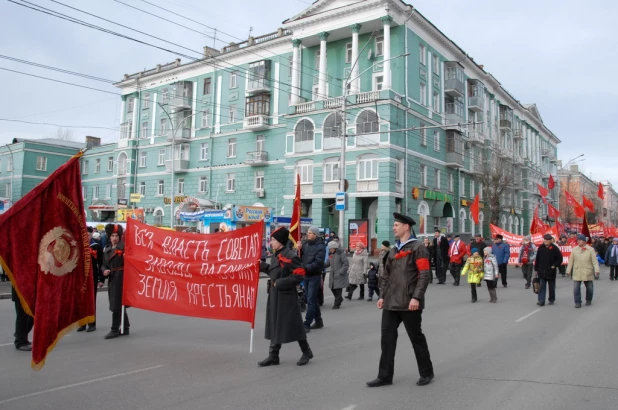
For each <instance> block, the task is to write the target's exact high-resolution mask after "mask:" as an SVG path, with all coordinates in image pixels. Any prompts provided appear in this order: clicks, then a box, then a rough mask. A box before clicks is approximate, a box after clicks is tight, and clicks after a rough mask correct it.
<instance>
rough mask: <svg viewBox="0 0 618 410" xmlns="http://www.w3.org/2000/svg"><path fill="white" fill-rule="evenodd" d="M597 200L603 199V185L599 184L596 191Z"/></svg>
mask: <svg viewBox="0 0 618 410" xmlns="http://www.w3.org/2000/svg"><path fill="white" fill-rule="evenodd" d="M597 196H598V197H599V199H605V193H604V192H603V184H602V183H600V182H599V189H598V191H597Z"/></svg>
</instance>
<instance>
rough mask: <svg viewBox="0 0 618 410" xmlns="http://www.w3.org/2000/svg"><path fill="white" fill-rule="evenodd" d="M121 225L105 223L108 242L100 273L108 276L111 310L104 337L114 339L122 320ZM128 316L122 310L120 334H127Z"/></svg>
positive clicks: (122, 270) (122, 255)
mask: <svg viewBox="0 0 618 410" xmlns="http://www.w3.org/2000/svg"><path fill="white" fill-rule="evenodd" d="M122 231H123V229H122V226H120V225H115V224H107V225H105V233H106V234H107V237H108V238H109V244H108V245H107V246H106V247H105V251H104V252H103V266H102V268H101V273H102V274H103V276H104V277H106V278H108V282H107V294H108V296H109V310H111V311H112V329H111V331H110V332H109V333H108V334H106V335H105V339H114V338H116V337H118V336H120V335H121V333H120V325H121V322H122V286H123V278H124V242H121V240H120V239H121V238H122ZM129 326H130V325H129V316H128V315H127V310H126V309H125V311H124V328H123V332H122V336H127V335H128V334H129Z"/></svg>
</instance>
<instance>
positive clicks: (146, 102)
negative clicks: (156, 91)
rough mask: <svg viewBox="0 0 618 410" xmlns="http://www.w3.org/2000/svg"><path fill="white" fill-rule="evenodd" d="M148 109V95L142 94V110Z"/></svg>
mask: <svg viewBox="0 0 618 410" xmlns="http://www.w3.org/2000/svg"><path fill="white" fill-rule="evenodd" d="M148 108H150V93H145V94H144V101H142V110H147V109H148Z"/></svg>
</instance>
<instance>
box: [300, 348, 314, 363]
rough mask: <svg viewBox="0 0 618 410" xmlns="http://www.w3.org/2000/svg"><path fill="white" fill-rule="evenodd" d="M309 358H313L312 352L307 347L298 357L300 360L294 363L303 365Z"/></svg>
mask: <svg viewBox="0 0 618 410" xmlns="http://www.w3.org/2000/svg"><path fill="white" fill-rule="evenodd" d="M311 359H313V353H312V352H311V349H309V350H307V351H306V352H303V355H302V356H301V357H300V360H299V361H297V362H296V365H297V366H304V365H306V364H307V363H309V360H311Z"/></svg>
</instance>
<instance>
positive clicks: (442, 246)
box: [433, 229, 449, 285]
mask: <svg viewBox="0 0 618 410" xmlns="http://www.w3.org/2000/svg"><path fill="white" fill-rule="evenodd" d="M448 248H449V243H448V239H446V237H445V236H444V235H443V234H442V232H440V230H439V229H436V230H435V233H434V238H433V249H434V252H435V255H436V256H435V260H436V278H438V285H444V284H445V283H446V269H447V267H448V264H449V258H448Z"/></svg>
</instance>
